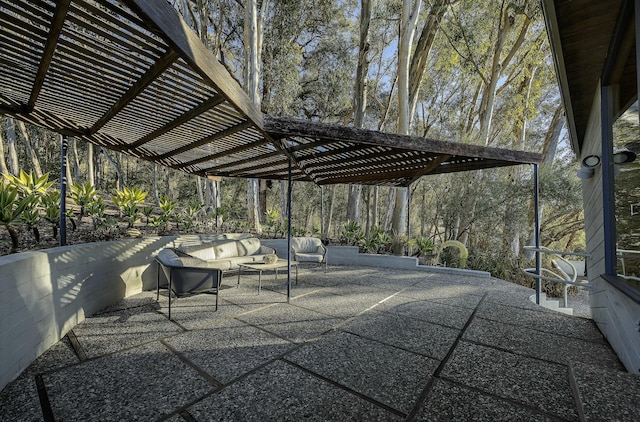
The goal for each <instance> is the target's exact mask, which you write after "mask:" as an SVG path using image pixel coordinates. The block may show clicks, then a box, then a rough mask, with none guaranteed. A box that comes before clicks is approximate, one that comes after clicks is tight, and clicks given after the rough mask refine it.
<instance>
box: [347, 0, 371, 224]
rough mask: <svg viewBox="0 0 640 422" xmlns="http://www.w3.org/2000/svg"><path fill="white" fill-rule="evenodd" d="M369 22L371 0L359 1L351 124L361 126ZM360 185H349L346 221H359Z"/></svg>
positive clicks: (365, 85)
mask: <svg viewBox="0 0 640 422" xmlns="http://www.w3.org/2000/svg"><path fill="white" fill-rule="evenodd" d="M370 24H371V0H361V1H360V42H359V45H358V66H357V68H356V78H355V89H354V98H353V103H354V108H355V110H354V117H353V125H354V126H355V127H357V128H361V127H363V125H364V117H365V112H366V109H367V74H368V73H369V60H370V58H369V53H370V45H369V25H370ZM361 201H362V185H353V184H352V185H349V198H348V201H347V221H356V222H360V206H361Z"/></svg>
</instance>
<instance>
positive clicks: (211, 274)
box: [155, 248, 222, 319]
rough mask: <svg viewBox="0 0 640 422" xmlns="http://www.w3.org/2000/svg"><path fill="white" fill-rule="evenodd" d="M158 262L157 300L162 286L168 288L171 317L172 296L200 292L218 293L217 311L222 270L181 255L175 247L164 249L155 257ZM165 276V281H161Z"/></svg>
mask: <svg viewBox="0 0 640 422" xmlns="http://www.w3.org/2000/svg"><path fill="white" fill-rule="evenodd" d="M155 260H156V262H157V263H158V283H157V287H156V300H158V299H159V298H160V288H161V287H162V288H167V289H168V290H169V291H168V296H169V319H171V296H172V294H175V296H176V297H181V296H189V295H193V294H198V293H213V294H215V295H216V311H217V310H218V296H219V291H220V283H221V281H222V270H221V269H219V268H215V267H211V266H208V265H207V262H206V261H204V260H201V259H198V258H193V257H185V256H180V255H178V253H176V251H174V250H173V249H169V248H168V249H163V250H162V251H160V253H158V255H157V256H156V258H155ZM161 278H163V282H161Z"/></svg>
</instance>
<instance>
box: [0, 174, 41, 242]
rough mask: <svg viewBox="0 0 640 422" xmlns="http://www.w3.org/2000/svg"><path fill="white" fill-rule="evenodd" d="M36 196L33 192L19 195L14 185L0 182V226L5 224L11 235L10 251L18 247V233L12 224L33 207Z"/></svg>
mask: <svg viewBox="0 0 640 422" xmlns="http://www.w3.org/2000/svg"><path fill="white" fill-rule="evenodd" d="M35 203H36V198H35V196H34V195H33V194H28V195H20V191H19V189H18V188H17V187H16V186H12V185H5V184H4V183H0V226H5V227H6V229H7V231H8V232H9V236H10V237H11V244H12V245H11V252H15V251H16V250H17V249H18V233H17V231H16V230H15V228H14V227H13V226H12V225H13V224H15V223H17V222H18V221H19V219H20V217H21V215H22V214H23V213H24V212H25V211H28V210H29V208H31V207H33V206H34V204H35Z"/></svg>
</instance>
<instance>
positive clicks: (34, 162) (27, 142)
mask: <svg viewBox="0 0 640 422" xmlns="http://www.w3.org/2000/svg"><path fill="white" fill-rule="evenodd" d="M18 129H20V133H21V134H22V140H23V141H24V148H25V151H26V153H27V159H28V160H29V161H30V162H31V168H32V169H33V172H34V173H35V175H36V177H42V168H41V167H40V160H39V159H38V154H36V151H35V149H34V148H33V145H32V144H31V137H30V136H29V132H28V131H27V127H26V126H25V125H24V122H23V121H21V120H18Z"/></svg>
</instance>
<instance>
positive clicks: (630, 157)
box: [613, 149, 636, 164]
mask: <svg viewBox="0 0 640 422" xmlns="http://www.w3.org/2000/svg"><path fill="white" fill-rule="evenodd" d="M635 159H636V153H635V152H633V151H629V150H628V149H621V150H619V151H614V153H613V163H614V164H628V163H631V162H633V161H634V160H635Z"/></svg>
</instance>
